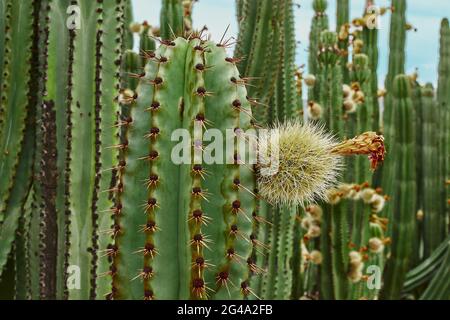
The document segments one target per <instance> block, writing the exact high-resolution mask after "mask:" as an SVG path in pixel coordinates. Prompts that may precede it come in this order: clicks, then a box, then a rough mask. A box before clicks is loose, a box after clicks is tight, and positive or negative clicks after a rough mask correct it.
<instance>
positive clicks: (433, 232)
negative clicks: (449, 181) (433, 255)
mask: <svg viewBox="0 0 450 320" xmlns="http://www.w3.org/2000/svg"><path fill="white" fill-rule="evenodd" d="M422 95H423V97H422V104H421V113H422V119H423V122H422V126H421V127H422V134H423V142H422V144H421V146H422V148H421V152H422V154H421V156H422V163H421V168H426V174H423V177H422V179H423V181H421V182H422V184H423V187H422V195H423V207H422V209H423V212H424V221H423V228H424V229H423V237H424V250H425V252H424V256H425V257H427V256H429V254H430V253H429V252H431V250H432V249H433V248H434V246H435V243H436V242H437V241H439V239H440V238H441V236H442V233H443V232H442V231H444V230H443V228H444V225H445V223H444V221H443V219H442V218H443V215H442V214H441V213H440V208H441V206H440V205H439V194H436V189H435V186H437V185H439V180H440V179H441V178H440V175H439V167H438V166H436V154H438V152H439V151H438V150H439V142H438V141H439V129H438V128H437V127H436V123H439V120H438V119H439V118H438V117H439V107H438V105H437V103H436V102H435V101H434V90H433V87H432V86H431V85H427V86H425V88H423V89H422Z"/></svg>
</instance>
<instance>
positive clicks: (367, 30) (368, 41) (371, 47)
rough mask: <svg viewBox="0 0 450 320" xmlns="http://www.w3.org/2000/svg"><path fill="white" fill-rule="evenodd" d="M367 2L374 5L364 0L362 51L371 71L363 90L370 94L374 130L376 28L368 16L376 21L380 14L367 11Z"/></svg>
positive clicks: (377, 126) (377, 122)
mask: <svg viewBox="0 0 450 320" xmlns="http://www.w3.org/2000/svg"><path fill="white" fill-rule="evenodd" d="M369 4H371V5H374V4H375V3H374V1H373V0H367V1H366V8H365V10H364V16H365V17H366V19H364V20H365V22H366V23H365V25H364V26H363V30H362V40H363V42H364V46H363V49H362V50H363V53H364V54H366V55H367V57H368V58H369V67H370V70H372V72H370V91H369V92H365V94H366V96H368V95H370V96H371V101H372V107H371V109H372V110H373V116H372V121H373V125H372V128H373V129H374V130H376V131H379V129H380V106H379V101H378V72H377V70H378V62H379V58H378V55H379V53H378V51H379V49H378V33H379V31H378V28H377V27H375V26H370V25H368V18H370V19H371V20H370V21H372V22H376V21H374V20H373V19H380V16H377V15H376V13H370V12H367V10H368V6H369Z"/></svg>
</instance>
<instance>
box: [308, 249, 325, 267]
mask: <svg viewBox="0 0 450 320" xmlns="http://www.w3.org/2000/svg"><path fill="white" fill-rule="evenodd" d="M309 260H310V261H311V262H312V263H313V264H315V265H320V264H322V260H323V256H322V253H321V252H320V251H318V250H313V251H311V253H310V254H309Z"/></svg>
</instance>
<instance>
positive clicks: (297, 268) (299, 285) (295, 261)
mask: <svg viewBox="0 0 450 320" xmlns="http://www.w3.org/2000/svg"><path fill="white" fill-rule="evenodd" d="M302 239H303V232H302V228H301V225H300V215H299V214H298V213H296V214H295V218H294V227H293V240H292V242H293V243H292V246H293V252H292V279H293V280H292V292H291V296H290V299H292V300H298V299H299V298H300V297H301V296H302V294H303V285H304V278H305V275H304V272H303V271H302V263H303V259H302V252H301V250H302Z"/></svg>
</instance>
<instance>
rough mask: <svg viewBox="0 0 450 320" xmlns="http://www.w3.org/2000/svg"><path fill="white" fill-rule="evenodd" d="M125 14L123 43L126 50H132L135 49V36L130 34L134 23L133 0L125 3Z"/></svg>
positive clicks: (125, 0) (126, 0) (127, 0)
mask: <svg viewBox="0 0 450 320" xmlns="http://www.w3.org/2000/svg"><path fill="white" fill-rule="evenodd" d="M122 12H123V14H124V22H123V24H124V32H123V38H122V42H123V45H124V48H125V49H129V50H132V49H133V47H134V36H133V33H132V32H130V29H129V28H130V25H131V24H132V23H133V6H132V3H131V0H124V1H123V11H122Z"/></svg>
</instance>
